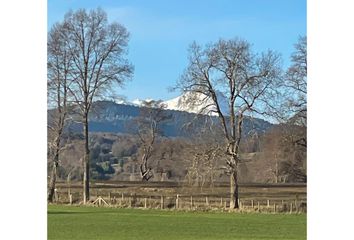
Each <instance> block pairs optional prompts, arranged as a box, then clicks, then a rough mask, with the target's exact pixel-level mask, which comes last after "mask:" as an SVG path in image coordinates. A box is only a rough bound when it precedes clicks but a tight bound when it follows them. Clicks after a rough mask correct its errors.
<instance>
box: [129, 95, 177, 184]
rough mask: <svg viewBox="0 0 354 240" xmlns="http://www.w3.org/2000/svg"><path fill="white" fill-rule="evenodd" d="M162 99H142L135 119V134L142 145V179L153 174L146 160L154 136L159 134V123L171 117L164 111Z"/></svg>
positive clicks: (145, 179) (150, 154)
mask: <svg viewBox="0 0 354 240" xmlns="http://www.w3.org/2000/svg"><path fill="white" fill-rule="evenodd" d="M164 109H165V105H164V104H163V103H162V101H154V100H152V101H144V102H143V108H142V109H141V110H140V116H139V117H137V118H136V119H135V121H134V122H135V123H136V126H137V134H138V137H139V140H140V143H141V146H142V157H141V162H140V174H141V179H142V180H143V181H149V179H150V178H151V177H153V174H152V172H151V170H152V169H151V167H149V164H148V161H149V159H150V158H151V156H152V153H153V148H154V144H155V141H156V138H157V137H158V135H159V134H161V129H160V127H161V123H163V122H164V121H166V120H168V119H170V118H171V116H169V115H167V114H166V113H165V112H164Z"/></svg>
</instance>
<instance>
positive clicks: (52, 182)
mask: <svg viewBox="0 0 354 240" xmlns="http://www.w3.org/2000/svg"><path fill="white" fill-rule="evenodd" d="M57 169H58V161H54V163H53V169H52V173H51V176H50V183H49V191H48V198H47V200H48V202H53V196H54V189H55V183H56V179H57Z"/></svg>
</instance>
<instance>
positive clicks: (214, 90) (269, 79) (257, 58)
mask: <svg viewBox="0 0 354 240" xmlns="http://www.w3.org/2000/svg"><path fill="white" fill-rule="evenodd" d="M189 51H190V55H189V65H188V67H187V69H186V70H185V72H184V74H183V75H182V77H181V80H180V81H179V82H178V84H177V88H179V89H180V90H182V91H183V92H188V93H189V94H188V95H189V96H190V97H189V98H187V99H186V100H185V104H188V105H195V103H196V101H195V98H194V96H197V95H202V96H204V99H203V102H208V101H210V102H211V103H210V104H209V105H210V106H208V105H207V106H204V107H203V108H202V109H201V113H203V111H204V113H205V110H206V109H208V110H207V113H216V114H217V116H218V118H219V120H220V123H221V126H222V129H223V134H224V140H225V143H224V149H225V151H226V154H227V155H228V156H229V157H228V159H227V161H226V166H225V167H226V168H227V172H228V173H229V174H230V203H231V204H230V208H238V207H239V205H238V198H239V196H238V171H239V162H240V157H239V156H240V142H241V138H242V123H243V120H244V117H245V114H251V113H256V114H266V113H267V112H266V109H267V108H268V107H270V106H271V103H272V99H273V98H274V97H275V96H276V93H277V87H278V83H279V81H278V80H280V78H279V76H280V75H281V70H280V66H279V62H280V56H279V55H278V54H276V53H274V52H272V51H268V52H265V53H262V54H260V55H255V54H253V53H252V52H251V50H250V44H249V43H248V42H246V41H244V40H240V39H232V40H228V41H225V40H219V41H218V42H216V43H214V44H210V45H208V46H206V47H205V48H204V49H202V47H200V46H199V45H197V44H196V43H193V44H192V45H191V47H190V50H189ZM188 95H187V96H188ZM220 96H223V97H225V98H227V105H228V112H227V113H225V112H223V111H222V109H221V97H220Z"/></svg>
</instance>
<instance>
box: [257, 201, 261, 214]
mask: <svg viewBox="0 0 354 240" xmlns="http://www.w3.org/2000/svg"><path fill="white" fill-rule="evenodd" d="M257 207H258V212H260V211H261V208H260V205H259V201H258V202H257Z"/></svg>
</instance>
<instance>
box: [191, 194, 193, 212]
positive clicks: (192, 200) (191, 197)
mask: <svg viewBox="0 0 354 240" xmlns="http://www.w3.org/2000/svg"><path fill="white" fill-rule="evenodd" d="M192 208H193V196H191V209H192Z"/></svg>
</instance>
